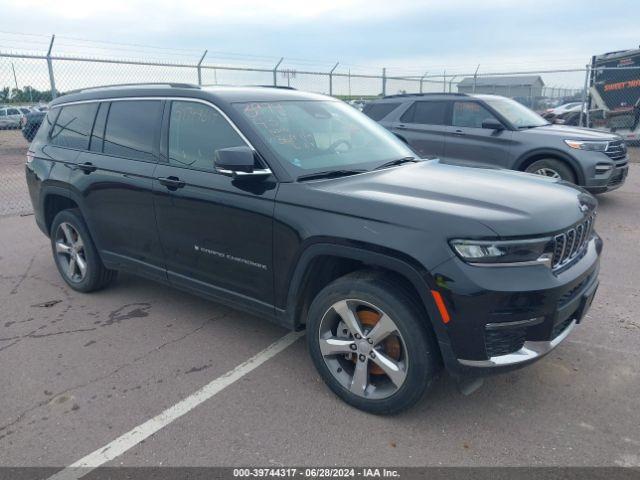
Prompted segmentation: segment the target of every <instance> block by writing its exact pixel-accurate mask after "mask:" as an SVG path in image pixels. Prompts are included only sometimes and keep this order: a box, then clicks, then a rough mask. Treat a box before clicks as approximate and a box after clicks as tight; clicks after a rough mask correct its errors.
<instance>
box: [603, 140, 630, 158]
mask: <svg viewBox="0 0 640 480" xmlns="http://www.w3.org/2000/svg"><path fill="white" fill-rule="evenodd" d="M604 153H606V154H607V156H608V157H609V158H611V159H612V160H622V159H623V158H626V156H627V145H626V144H625V143H624V140H616V141H613V142H609V145H607V149H606V150H605V151H604Z"/></svg>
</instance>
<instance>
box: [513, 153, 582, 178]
mask: <svg viewBox="0 0 640 480" xmlns="http://www.w3.org/2000/svg"><path fill="white" fill-rule="evenodd" d="M525 172H528V173H533V174H535V175H542V176H544V177H552V178H559V179H561V180H564V181H566V182H570V183H576V176H575V175H574V173H573V171H572V170H571V167H569V166H568V165H567V164H566V163H564V162H563V161H561V160H556V159H555V158H543V159H542V160H537V161H535V162H533V163H532V164H531V165H529V166H528V167H527V169H526V170H525Z"/></svg>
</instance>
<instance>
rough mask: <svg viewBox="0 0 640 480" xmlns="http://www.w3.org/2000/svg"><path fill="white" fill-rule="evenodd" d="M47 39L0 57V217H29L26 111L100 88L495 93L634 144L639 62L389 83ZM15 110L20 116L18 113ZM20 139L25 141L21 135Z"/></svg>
mask: <svg viewBox="0 0 640 480" xmlns="http://www.w3.org/2000/svg"><path fill="white" fill-rule="evenodd" d="M53 40H54V39H53V38H52V39H51V43H50V44H49V49H48V51H47V53H46V54H44V53H40V54H21V53H2V52H0V216H3V215H14V214H24V213H28V212H30V210H31V205H30V202H29V198H28V194H27V191H26V187H25V183H24V173H23V165H24V160H25V153H26V147H27V145H28V140H27V139H25V138H23V133H24V132H22V131H21V128H22V127H23V126H24V124H25V122H26V118H27V116H26V115H25V114H26V111H27V110H26V109H29V108H33V107H34V106H38V105H46V103H47V102H49V101H51V99H52V98H55V97H57V96H60V95H64V94H65V93H66V92H69V91H72V90H76V89H80V88H86V87H93V86H99V85H112V84H123V83H143V82H151V83H158V82H177V83H190V84H197V85H201V86H214V85H269V86H289V87H292V88H296V89H299V90H305V91H310V92H317V93H322V94H327V95H332V96H334V97H337V98H340V99H342V100H345V101H349V102H351V103H352V105H354V107H356V108H362V105H363V104H364V103H366V102H367V101H370V100H372V99H375V98H379V97H381V96H384V95H396V94H405V93H423V94H427V93H442V92H446V93H469V94H494V95H503V96H506V97H510V98H513V99H515V100H517V101H519V102H521V103H522V104H524V105H526V106H528V107H530V108H532V109H533V110H535V111H537V112H539V113H540V114H542V115H543V116H545V117H546V118H547V119H548V120H549V121H551V122H555V123H561V124H566V125H576V126H590V127H595V128H601V129H607V130H610V131H616V132H618V133H620V134H621V135H623V137H624V138H625V139H626V140H627V141H628V142H630V143H633V142H637V141H638V140H639V139H640V137H639V136H638V133H639V132H638V130H639V126H638V119H639V116H640V66H639V65H640V61H638V62H636V63H633V62H632V64H631V65H629V62H627V61H626V60H625V59H624V58H623V59H622V60H620V59H617V60H618V63H615V62H614V63H613V64H612V63H611V62H609V63H604V64H603V63H602V62H600V63H598V62H597V61H596V60H595V57H594V60H592V63H591V65H588V66H586V67H585V68H582V69H559V70H543V71H538V72H532V71H525V72H497V73H495V72H494V73H489V72H482V71H479V69H476V71H473V72H467V73H447V72H446V71H443V72H442V73H440V72H437V73H435V72H433V73H429V72H425V73H424V74H422V75H397V74H395V73H394V72H390V71H388V69H384V68H383V69H381V70H380V72H379V73H377V74H371V73H366V74H365V73H363V72H361V71H358V72H353V73H352V72H351V70H349V69H347V70H346V71H345V69H341V68H340V65H339V64H335V65H334V66H333V67H332V68H329V69H327V71H311V70H299V69H296V68H293V67H292V66H288V65H287V64H286V62H284V59H280V61H279V62H277V64H275V65H273V66H272V67H270V68H267V67H245V66H237V65H214V64H211V63H209V62H207V61H206V60H205V57H206V54H207V52H206V51H205V52H204V54H203V55H202V57H201V58H200V59H199V60H196V61H193V62H188V63H179V62H161V61H151V60H147V59H139V60H132V59H127V60H122V59H113V58H89V57H75V56H73V57H72V56H56V55H54V54H53V53H52V50H53ZM18 110H19V111H18ZM25 136H26V137H28V135H25Z"/></svg>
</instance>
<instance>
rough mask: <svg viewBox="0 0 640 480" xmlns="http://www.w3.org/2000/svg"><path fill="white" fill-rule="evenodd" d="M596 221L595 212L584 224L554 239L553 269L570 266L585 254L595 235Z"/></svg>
mask: <svg viewBox="0 0 640 480" xmlns="http://www.w3.org/2000/svg"><path fill="white" fill-rule="evenodd" d="M594 220H595V212H594V213H593V214H591V215H590V216H589V217H587V218H586V219H585V220H584V221H582V223H579V224H578V225H576V226H575V227H572V228H570V229H568V230H567V231H565V232H563V233H560V234H559V235H556V236H555V237H553V242H554V245H553V260H552V262H551V267H552V268H553V269H554V270H556V269H558V268H562V267H564V266H565V265H568V264H569V263H570V262H571V261H572V260H574V259H576V258H577V257H578V256H579V255H580V254H582V253H583V252H584V250H585V249H586V246H587V244H588V243H589V239H590V238H591V234H592V233H593V223H594Z"/></svg>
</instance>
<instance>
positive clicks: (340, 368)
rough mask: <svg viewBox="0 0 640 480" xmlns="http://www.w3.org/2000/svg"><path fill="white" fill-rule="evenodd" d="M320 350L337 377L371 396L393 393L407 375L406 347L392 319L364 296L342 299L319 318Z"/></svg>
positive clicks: (385, 396)
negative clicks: (358, 298)
mask: <svg viewBox="0 0 640 480" xmlns="http://www.w3.org/2000/svg"><path fill="white" fill-rule="evenodd" d="M319 342H320V351H321V352H322V356H323V358H324V362H325V363H326V365H327V367H328V368H329V371H330V372H331V373H332V375H333V376H334V378H335V379H336V380H337V381H338V382H339V383H340V384H341V385H342V386H343V387H344V388H346V389H348V390H349V391H350V392H351V393H353V394H355V395H358V396H361V397H365V398H371V399H381V398H387V397H390V396H391V395H393V394H394V393H395V392H396V391H397V390H398V389H399V388H400V387H402V385H403V384H404V381H405V379H406V376H407V368H408V358H407V355H406V351H407V347H406V345H405V343H404V339H403V338H402V335H401V334H400V331H399V330H398V327H397V325H396V324H395V322H394V321H393V319H392V318H391V317H390V316H389V315H387V314H385V313H384V312H383V311H382V310H381V309H380V308H378V307H376V306H374V305H373V304H371V303H369V302H365V301H363V300H355V299H348V300H340V301H338V302H336V303H334V304H333V305H331V307H330V308H329V309H328V310H327V311H326V312H325V314H324V315H323V317H322V320H321V321H320V331H319Z"/></svg>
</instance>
